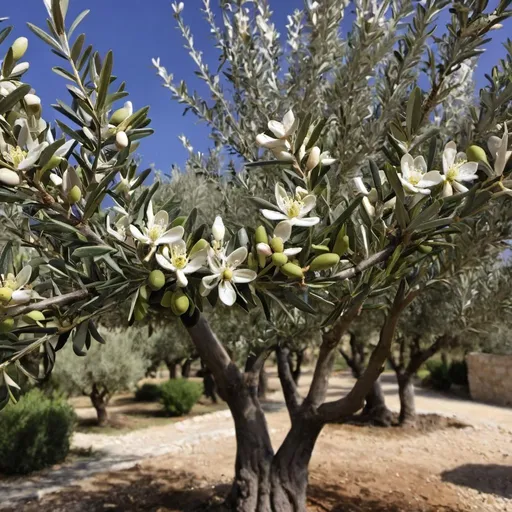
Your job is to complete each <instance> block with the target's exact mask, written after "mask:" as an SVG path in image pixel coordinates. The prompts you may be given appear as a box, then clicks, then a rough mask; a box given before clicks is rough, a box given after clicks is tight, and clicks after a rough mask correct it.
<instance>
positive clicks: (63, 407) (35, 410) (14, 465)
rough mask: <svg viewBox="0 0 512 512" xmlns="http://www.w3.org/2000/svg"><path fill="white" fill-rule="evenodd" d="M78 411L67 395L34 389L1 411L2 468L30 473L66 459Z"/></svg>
mask: <svg viewBox="0 0 512 512" xmlns="http://www.w3.org/2000/svg"><path fill="white" fill-rule="evenodd" d="M74 423H75V413H74V411H73V408H72V407H71V406H70V405H69V404H68V403H67V402H66V400H65V399H64V398H60V397H56V396H54V397H53V398H47V397H46V396H45V395H44V394H43V393H42V392H41V391H39V390H37V389H33V390H31V391H30V392H28V393H27V394H26V395H23V396H22V398H21V399H20V401H19V403H18V404H17V405H16V406H14V405H9V406H8V407H7V408H6V409H4V410H3V411H2V413H1V414H0V471H2V472H4V473H6V474H12V473H30V472H31V471H36V470H38V469H42V468H44V467H47V466H51V465H52V464H56V463H57V462H61V461H63V460H64V459H65V457H66V455H67V454H68V452H69V447H70V438H71V434H72V433H73V428H74Z"/></svg>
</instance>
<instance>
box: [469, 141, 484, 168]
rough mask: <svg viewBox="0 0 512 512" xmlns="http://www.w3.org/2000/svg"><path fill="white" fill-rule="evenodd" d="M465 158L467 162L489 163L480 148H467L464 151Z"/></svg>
mask: <svg viewBox="0 0 512 512" xmlns="http://www.w3.org/2000/svg"><path fill="white" fill-rule="evenodd" d="M466 156H467V157H468V161H469V162H485V163H486V164H488V163H489V162H488V161H487V155H486V154H485V151H484V150H483V149H482V148H481V147H480V146H476V145H472V146H469V148H468V149H467V151H466Z"/></svg>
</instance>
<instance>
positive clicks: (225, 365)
mask: <svg viewBox="0 0 512 512" xmlns="http://www.w3.org/2000/svg"><path fill="white" fill-rule="evenodd" d="M181 319H182V322H183V324H184V326H185V327H186V329H187V331H188V333H189V335H190V338H191V340H192V343H193V344H194V346H195V348H196V350H197V353H198V354H199V357H200V358H201V359H202V360H203V361H204V363H205V364H206V366H207V367H208V369H209V370H210V371H211V372H212V374H213V377H214V378H215V382H216V383H217V386H218V388H219V392H220V395H221V396H222V398H224V399H225V400H227V397H228V395H230V394H233V393H234V392H236V390H237V389H238V390H240V387H241V386H243V375H242V372H241V371H240V370H239V369H238V368H237V366H236V365H235V363H234V362H233V361H232V360H231V358H230V357H229V355H228V353H227V352H226V349H225V348H224V347H223V346H222V344H221V343H220V341H219V340H218V339H217V337H216V336H215V334H214V333H213V331H212V330H211V328H210V325H209V324H208V321H207V320H206V318H204V316H203V315H202V314H201V313H200V312H199V311H198V310H197V309H196V310H195V312H194V314H193V315H192V317H187V316H186V315H183V316H182V317H181Z"/></svg>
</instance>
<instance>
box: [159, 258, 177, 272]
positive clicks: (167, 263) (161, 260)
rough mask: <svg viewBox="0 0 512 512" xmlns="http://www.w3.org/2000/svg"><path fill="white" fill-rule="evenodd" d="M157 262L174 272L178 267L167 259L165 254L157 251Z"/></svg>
mask: <svg viewBox="0 0 512 512" xmlns="http://www.w3.org/2000/svg"><path fill="white" fill-rule="evenodd" d="M155 258H156V262H157V263H158V264H159V265H160V266H161V267H162V268H165V269H166V270H171V271H172V272H175V271H176V267H175V266H174V265H173V264H172V263H171V262H170V261H169V260H168V259H167V258H165V257H164V255H163V254H160V253H157V254H156V255H155Z"/></svg>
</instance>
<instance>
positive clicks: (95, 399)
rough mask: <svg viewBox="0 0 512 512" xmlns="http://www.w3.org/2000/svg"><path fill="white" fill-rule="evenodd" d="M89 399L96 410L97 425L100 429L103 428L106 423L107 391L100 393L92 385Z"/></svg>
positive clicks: (94, 385)
mask: <svg viewBox="0 0 512 512" xmlns="http://www.w3.org/2000/svg"><path fill="white" fill-rule="evenodd" d="M89 398H90V399H91V403H92V405H93V407H94V409H96V416H97V420H98V425H99V426H100V427H103V426H105V425H106V424H107V423H108V412H107V404H108V398H109V397H108V391H107V390H106V389H104V390H103V391H100V390H99V389H98V387H97V386H96V384H93V386H92V391H91V393H90V394H89Z"/></svg>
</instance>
